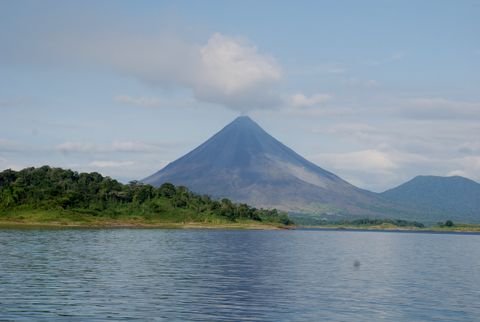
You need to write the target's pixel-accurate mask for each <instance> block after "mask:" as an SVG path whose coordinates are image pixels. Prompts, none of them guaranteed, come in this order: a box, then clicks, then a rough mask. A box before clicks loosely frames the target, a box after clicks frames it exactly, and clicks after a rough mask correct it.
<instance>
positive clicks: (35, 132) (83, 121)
mask: <svg viewBox="0 0 480 322" xmlns="http://www.w3.org/2000/svg"><path fill="white" fill-rule="evenodd" d="M479 14H480V2H479V1H421V2H419V1H387V0H386V1H295V2H294V1H236V2H233V1H171V2H162V1H77V2H75V1H41V2H40V1H2V2H0V115H1V117H0V169H6V168H15V169H19V168H23V167H26V166H38V165H43V164H49V165H52V166H61V167H68V168H73V169H75V170H78V171H98V172H100V173H102V174H105V175H110V176H112V177H114V178H117V179H119V180H122V181H129V180H132V179H141V178H143V177H146V176H147V175H149V174H151V173H153V172H155V171H157V170H159V169H160V168H161V167H163V166H164V165H165V164H166V163H168V162H169V161H173V160H175V159H176V158H178V157H179V156H181V155H183V154H185V153H186V152H188V151H189V150H191V149H192V148H194V147H196V146H197V145H199V144H200V143H202V142H203V141H204V140H205V139H207V138H208V137H210V136H211V135H212V134H214V133H215V132H216V131H218V130H219V129H221V128H222V127H223V126H224V125H225V124H227V123H228V122H230V121H231V120H232V119H234V118H235V117H236V116H238V115H240V114H248V115H250V116H251V117H252V118H253V119H254V120H256V121H257V122H258V123H259V124H260V125H261V126H262V127H264V129H265V130H267V131H268V132H269V133H270V134H272V135H273V136H275V137H276V138H278V139H279V140H280V141H282V142H283V143H285V144H286V145H288V146H289V147H291V148H293V149H294V150H295V151H297V152H298V153H300V154H301V155H303V156H304V157H306V158H307V159H309V160H311V161H313V162H315V163H316V164H318V165H320V166H321V167H324V168H325V169H327V170H330V171H333V172H334V173H336V174H338V175H340V176H341V177H343V178H344V179H346V180H348V181H350V182H351V183H353V184H356V185H358V186H360V187H362V188H367V189H371V190H374V191H382V190H384V189H387V188H390V187H393V186H395V185H397V184H400V183H402V182H403V181H405V180H408V179H410V178H411V177H413V176H415V175H419V174H435V175H463V176H466V177H469V178H472V179H474V180H477V181H479V180H480V88H479V87H480V86H479V85H480V37H478V35H479V34H480V22H479V19H478V16H479Z"/></svg>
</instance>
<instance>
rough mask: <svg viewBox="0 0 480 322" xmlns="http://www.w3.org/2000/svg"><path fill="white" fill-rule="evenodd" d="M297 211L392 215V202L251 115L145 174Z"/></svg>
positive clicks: (200, 190)
mask: <svg viewBox="0 0 480 322" xmlns="http://www.w3.org/2000/svg"><path fill="white" fill-rule="evenodd" d="M142 181H143V182H144V183H148V184H152V185H154V186H159V185H161V184H163V183H165V182H170V183H173V184H175V185H184V186H186V187H188V188H190V189H191V190H193V191H195V192H197V193H204V194H208V195H211V196H213V197H218V198H222V197H226V198H230V199H232V200H235V201H237V202H246V203H248V204H251V205H254V206H256V207H275V208H277V209H281V210H285V211H289V212H294V213H313V214H323V215H326V216H329V215H370V216H372V215H373V216H387V215H389V214H386V213H385V209H387V208H390V207H388V206H389V205H388V202H386V201H385V200H383V199H382V198H381V197H379V196H378V195H376V194H375V193H372V192H369V191H366V190H362V189H360V188H357V187H355V186H353V185H351V184H350V183H348V182H346V181H345V180H343V179H341V178H340V177H338V176H336V175H335V174H333V173H331V172H329V171H326V170H324V169H322V168H320V167H319V166H317V165H315V164H313V163H312V162H310V161H308V160H306V159H304V158H303V157H301V156H300V155H298V154H297V153H295V152H294V151H293V150H292V149H290V148H288V147H287V146H285V145H284V144H282V143H281V142H279V141H278V140H276V139H275V138H274V137H272V136H271V135H270V134H268V133H267V132H265V131H264V130H263V129H262V128H261V127H260V126H259V125H258V124H257V123H255V122H254V121H253V120H252V119H251V118H249V117H248V116H240V117H238V118H237V119H235V120H234V121H233V122H231V123H230V124H228V125H227V126H225V127H224V128H223V129H222V130H221V131H220V132H218V133H217V134H215V135H214V136H212V137H211V138H210V139H208V140H207V141H206V142H205V143H203V144H202V145H200V146H199V147H197V148H196V149H194V150H193V151H191V152H189V153H188V154H186V155H184V156H183V157H181V158H179V159H177V160H176V161H174V162H172V163H170V164H168V165H167V166H166V167H165V168H163V169H162V170H160V171H158V172H156V173H154V174H153V175H151V176H149V177H147V178H145V179H144V180H142Z"/></svg>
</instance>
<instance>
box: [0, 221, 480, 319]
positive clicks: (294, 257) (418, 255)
mask: <svg viewBox="0 0 480 322" xmlns="http://www.w3.org/2000/svg"><path fill="white" fill-rule="evenodd" d="M355 263H357V265H355ZM479 272H480V236H479V235H453V234H415V233H389V232H349V231H228V230H162V229H106V230H102V229H92V230H86V229H66V230H46V229H33V230H21V229H4V230H0V320H2V321H3V320H7V321H8V320H14V321H15V320H36V321H55V320H65V321H85V320H90V321H103V320H115V321H118V320H129V321H131V320H138V321H149V320H158V321H162V320H164V321H319V320H329V321H359V320H360V321H378V320H386V321H474V320H476V319H478V317H480V300H479V299H480V273H479Z"/></svg>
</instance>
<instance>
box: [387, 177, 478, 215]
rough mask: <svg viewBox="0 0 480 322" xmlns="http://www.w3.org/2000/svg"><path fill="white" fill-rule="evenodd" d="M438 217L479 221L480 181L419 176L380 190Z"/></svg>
mask: <svg viewBox="0 0 480 322" xmlns="http://www.w3.org/2000/svg"><path fill="white" fill-rule="evenodd" d="M381 196H383V197H384V198H386V199H388V200H390V201H392V202H395V203H397V204H402V205H408V206H409V207H414V208H416V209H419V210H422V211H423V212H424V213H425V214H429V217H431V218H432V219H433V218H436V219H438V220H446V219H452V220H458V221H463V222H480V184H479V183H477V182H475V181H473V180H470V179H467V178H464V177H460V176H453V177H438V176H418V177H415V178H413V179H412V180H410V181H408V182H406V183H404V184H402V185H400V186H398V187H396V188H393V189H390V190H387V191H385V192H383V193H382V194H381Z"/></svg>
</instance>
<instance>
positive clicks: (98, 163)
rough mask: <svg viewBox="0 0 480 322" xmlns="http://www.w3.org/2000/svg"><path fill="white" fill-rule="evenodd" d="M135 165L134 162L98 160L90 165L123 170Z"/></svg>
mask: <svg viewBox="0 0 480 322" xmlns="http://www.w3.org/2000/svg"><path fill="white" fill-rule="evenodd" d="M133 164H135V162H133V161H117V160H115V161H114V160H96V161H92V162H90V163H89V166H91V167H96V168H123V167H127V166H131V165H133Z"/></svg>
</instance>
